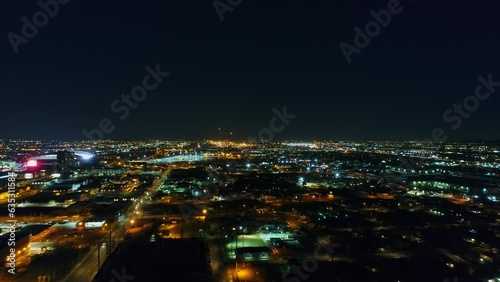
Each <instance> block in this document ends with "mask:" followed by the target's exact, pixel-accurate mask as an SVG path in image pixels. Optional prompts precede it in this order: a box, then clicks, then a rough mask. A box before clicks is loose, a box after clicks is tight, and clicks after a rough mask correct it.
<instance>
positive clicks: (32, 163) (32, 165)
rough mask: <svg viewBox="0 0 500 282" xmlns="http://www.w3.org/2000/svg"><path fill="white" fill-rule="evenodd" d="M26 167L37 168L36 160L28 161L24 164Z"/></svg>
mask: <svg viewBox="0 0 500 282" xmlns="http://www.w3.org/2000/svg"><path fill="white" fill-rule="evenodd" d="M26 166H29V167H34V166H38V162H37V161H36V160H29V161H28V162H27V163H26Z"/></svg>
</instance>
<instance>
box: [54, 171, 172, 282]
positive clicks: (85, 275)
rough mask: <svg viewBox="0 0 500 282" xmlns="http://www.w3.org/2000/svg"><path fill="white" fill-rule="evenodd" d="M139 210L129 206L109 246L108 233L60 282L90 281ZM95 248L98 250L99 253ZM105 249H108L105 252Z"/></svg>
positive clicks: (154, 187)
mask: <svg viewBox="0 0 500 282" xmlns="http://www.w3.org/2000/svg"><path fill="white" fill-rule="evenodd" d="M169 173H170V169H167V170H165V171H164V172H163V174H162V176H161V177H160V178H158V179H155V181H153V184H152V185H151V187H150V188H149V189H148V190H147V191H145V192H144V194H143V195H142V196H141V197H140V198H139V201H138V203H140V202H141V201H140V200H145V199H146V198H147V197H148V195H151V194H152V193H155V192H156V191H157V190H158V187H159V186H160V184H161V183H162V182H163V180H164V179H165V177H166V176H167V175H168V174H169ZM136 206H138V208H137V209H135V207H136ZM140 208H141V207H140V204H133V205H131V206H130V208H129V210H128V211H127V212H126V214H125V215H123V216H121V217H120V219H119V220H118V221H117V223H116V225H115V226H114V227H113V228H112V231H111V241H112V243H111V246H110V242H109V241H110V240H109V233H108V234H107V235H106V236H105V237H104V238H103V239H102V240H101V241H100V242H98V243H97V244H95V246H94V247H92V248H91V250H90V251H89V252H88V254H87V255H86V256H85V257H84V258H83V259H82V261H81V262H80V263H78V264H77V265H76V266H75V267H74V269H73V270H72V271H71V272H70V273H69V274H68V275H67V276H66V277H65V279H63V280H61V282H62V281H64V282H90V281H92V280H93V278H94V276H95V275H96V274H97V271H98V264H99V267H100V266H101V265H102V263H103V262H104V261H105V260H106V258H107V256H108V254H110V253H112V252H113V250H114V249H115V248H116V246H117V245H118V244H120V243H121V242H122V241H123V237H124V236H125V234H126V232H127V231H128V229H130V227H131V224H130V220H131V219H133V218H134V217H135V215H134V213H135V212H136V211H138V210H140ZM103 243H105V246H103ZM98 246H99V247H98ZM97 248H100V249H99V251H98V249H97ZM106 248H110V249H108V250H107V249H106Z"/></svg>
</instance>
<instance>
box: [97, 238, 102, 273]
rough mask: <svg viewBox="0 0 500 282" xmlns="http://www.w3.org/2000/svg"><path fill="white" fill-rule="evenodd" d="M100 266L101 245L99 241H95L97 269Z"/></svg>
mask: <svg viewBox="0 0 500 282" xmlns="http://www.w3.org/2000/svg"><path fill="white" fill-rule="evenodd" d="M100 268H101V246H100V242H97V271H99V269H100Z"/></svg>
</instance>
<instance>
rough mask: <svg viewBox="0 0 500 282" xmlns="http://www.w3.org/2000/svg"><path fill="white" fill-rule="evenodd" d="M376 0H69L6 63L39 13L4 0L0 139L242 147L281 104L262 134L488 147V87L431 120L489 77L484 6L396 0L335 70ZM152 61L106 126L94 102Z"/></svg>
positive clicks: (494, 5) (114, 95)
mask: <svg viewBox="0 0 500 282" xmlns="http://www.w3.org/2000/svg"><path fill="white" fill-rule="evenodd" d="M43 1H46V0H43ZM60 1H62V0H60ZM65 1H67V0H65ZM220 1H221V3H227V2H226V1H227V0H220ZM232 2H233V3H234V2H238V1H236V0H232ZM270 2H272V3H270ZM389 2H390V1H386V0H384V1H366V0H363V1H361V0H354V1H353V0H345V1H306V0H288V1H281V0H280V1H269V0H267V1H255V0H243V2H242V3H241V4H240V5H238V6H236V7H234V10H233V11H232V12H229V11H228V12H225V13H224V21H222V22H221V20H220V19H219V16H218V15H217V12H216V10H215V8H214V6H213V2H212V1H211V0H210V1H205V0H197V1H195V0H182V1H160V0H158V1H152V0H149V1H146V0H133V1H83V0H72V1H70V2H69V3H67V4H65V5H59V6H60V7H59V11H58V12H57V13H56V14H55V15H54V17H51V18H49V19H48V24H47V25H45V26H43V27H40V28H39V30H38V33H37V34H36V35H35V36H34V37H33V38H31V39H29V41H28V43H27V44H20V45H19V46H18V49H19V52H18V53H17V54H16V53H15V52H14V48H13V47H12V45H11V43H10V41H9V37H8V34H9V33H10V32H13V33H15V34H17V35H19V36H22V31H21V29H22V26H23V22H22V21H21V18H22V17H26V18H28V20H30V21H32V19H33V14H34V13H36V12H37V11H40V10H41V8H40V6H39V5H38V4H37V1H17V0H9V1H4V3H3V5H2V9H1V11H0V19H1V23H2V24H1V25H0V30H1V34H2V36H3V37H2V38H3V39H2V40H1V44H0V58H1V62H0V74H1V83H0V93H1V96H2V97H1V98H2V99H1V106H2V107H1V108H2V124H1V127H0V138H22V139H60V140H77V139H82V140H84V139H86V137H85V136H84V134H83V133H82V130H84V129H86V130H91V129H93V128H97V127H98V126H99V121H100V120H101V119H103V118H109V119H110V120H111V121H112V122H113V125H114V126H115V129H114V130H113V131H112V132H111V133H107V134H103V136H104V138H106V139H108V138H109V139H149V138H154V139H202V138H224V139H226V138H227V139H229V138H231V139H246V138H248V137H249V136H257V133H258V132H259V130H260V129H262V128H266V127H269V121H270V120H271V119H272V118H273V116H274V114H273V111H272V109H273V108H277V109H279V110H280V111H281V110H282V109H283V107H284V106H287V110H288V113H290V114H295V115H297V116H296V118H294V119H293V120H290V123H289V124H288V125H286V127H285V129H284V130H283V131H282V132H279V133H276V134H275V139H302V140H313V139H332V140H347V139H351V140H352V139H355V140H389V139H398V140H401V139H429V138H430V137H431V132H432V130H433V129H434V128H436V127H440V128H442V129H443V131H444V132H445V133H446V134H447V135H448V136H449V139H450V140H468V139H474V140H478V139H486V140H498V139H500V130H499V129H500V122H499V121H500V110H499V106H500V97H498V96H500V87H498V89H497V91H496V92H493V93H492V94H491V95H490V97H489V98H487V99H485V100H482V101H480V104H479V106H478V107H477V110H475V111H473V112H470V116H469V117H468V118H467V119H465V118H463V119H462V124H461V125H460V126H456V125H457V124H456V123H457V121H456V120H454V121H453V122H450V121H449V122H445V121H444V120H443V113H444V112H446V110H447V109H452V107H453V104H454V103H457V104H461V103H462V102H463V101H464V99H465V98H466V97H467V96H470V95H474V93H475V89H476V87H477V86H478V85H479V84H480V82H479V81H478V76H480V75H481V76H483V77H484V78H487V77H488V75H489V74H491V75H492V79H493V81H500V55H499V54H500V53H499V52H500V17H499V16H498V11H499V8H500V3H498V1H456V0H455V1H451V0H448V1H423V0H413V1H408V0H402V1H401V3H400V7H402V8H403V10H402V11H401V12H400V13H398V14H393V15H392V17H391V22H390V23H389V24H388V25H387V26H386V27H383V28H381V31H380V33H379V34H378V35H377V36H375V37H374V38H371V41H370V43H369V45H368V46H366V47H365V48H362V49H360V50H361V52H360V53H359V54H353V55H352V56H351V59H352V62H351V63H348V62H347V61H346V58H345V57H344V55H343V54H342V51H341V49H340V47H339V44H340V43H341V42H346V43H347V44H350V45H353V46H354V42H353V41H354V36H355V31H354V30H353V28H354V27H356V26H358V27H360V28H361V29H362V30H364V28H365V24H366V23H367V22H369V21H372V20H373V16H372V15H371V14H370V11H371V10H374V11H379V10H381V9H387V5H388V3H389ZM158 64H159V65H160V69H161V71H162V72H169V73H170V75H169V76H168V77H166V78H164V81H163V82H162V83H161V84H159V85H158V87H157V88H156V89H154V90H151V91H149V92H148V94H147V97H146V98H145V99H144V100H143V101H141V102H138V106H137V108H135V109H130V112H129V114H128V116H127V117H126V118H124V119H123V120H121V119H120V116H121V114H123V112H119V113H117V112H114V111H112V110H111V108H110V105H111V104H112V103H113V101H114V100H116V99H120V95H121V94H122V93H126V94H130V92H131V90H132V89H133V88H134V87H135V86H138V85H142V81H143V78H144V76H145V75H146V74H147V73H148V72H147V71H146V70H145V68H146V66H151V67H152V68H155V66H156V65H158ZM153 82H154V81H153V80H151V83H153ZM485 89H486V88H484V89H483V90H482V91H486V90H485ZM486 92H487V91H486ZM486 92H485V93H486ZM453 115H455V114H454V113H452V114H450V116H449V117H450V118H451V117H452V116H453ZM277 125H280V124H279V123H278V124H277ZM452 126H456V127H457V128H456V130H454V129H453V128H452ZM219 128H221V130H219ZM229 132H233V135H229Z"/></svg>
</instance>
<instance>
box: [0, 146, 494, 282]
mask: <svg viewBox="0 0 500 282" xmlns="http://www.w3.org/2000/svg"><path fill="white" fill-rule="evenodd" d="M0 156H1V164H2V169H1V176H0V181H2V183H1V184H2V187H5V186H6V183H7V181H8V178H9V173H12V172H13V173H15V174H16V177H15V178H16V203H17V206H16V209H15V212H16V220H17V225H16V250H18V251H17V253H16V271H17V272H18V273H19V275H18V276H17V277H18V278H19V281H36V279H42V280H41V281H109V280H111V279H113V277H114V275H115V274H116V271H118V272H119V273H121V269H124V270H123V271H124V273H121V274H123V275H125V276H127V277H129V278H130V277H135V278H134V279H137V280H138V281H156V279H158V280H160V279H162V277H166V276H169V275H172V273H175V274H174V276H175V277H180V278H176V279H183V280H185V281H302V280H308V281H331V280H326V279H325V278H324V277H329V279H331V278H332V277H334V278H338V279H350V281H372V280H375V281H396V280H401V281H424V279H436V278H438V279H440V280H444V279H452V278H454V277H462V279H466V280H464V281H476V280H477V281H485V280H484V279H490V280H491V279H495V276H494V275H495V271H497V267H498V264H497V262H498V259H499V254H498V247H499V246H498V244H499V242H500V240H498V238H499V236H500V227H499V224H500V222H499V218H500V217H499V216H500V210H499V208H498V207H499V200H500V191H499V187H500V145H499V144H486V143H445V144H437V143H434V142H422V141H413V142H410V141H408V142H403V141H400V142H376V141H370V142H368V141H367V142H354V141H338V142H330V141H313V142H300V141H276V142H252V141H245V142H237V141H212V140H200V141H160V140H149V141H142V142H141V141H134V142H126V141H109V140H108V141H80V142H45V141H18V140H3V141H1V143H0ZM0 192H1V193H0V200H1V202H2V205H3V206H5V209H7V202H8V198H9V197H8V191H7V189H2V190H1V191H0ZM2 220H3V222H6V220H8V218H6V217H5V216H3V218H2ZM9 229H10V228H9V225H8V224H2V237H1V238H3V239H2V242H6V241H5V239H6V238H8V237H9V232H10V230H9ZM1 256H2V257H4V258H7V259H6V263H5V266H4V267H6V268H8V264H9V247H8V246H6V245H3V246H2V249H1ZM56 266H57V267H56ZM144 269H147V271H144ZM113 270H114V271H113ZM2 275H5V276H4V277H5V278H2V279H7V278H8V277H9V276H7V275H8V274H5V273H3V274H2ZM492 275H493V276H492ZM40 277H41V278H40ZM43 279H46V280H43ZM370 279H372V280H370ZM481 279H483V280H481ZM2 281H7V280H2ZM179 281H180V280H179ZM491 281H495V280H491Z"/></svg>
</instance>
